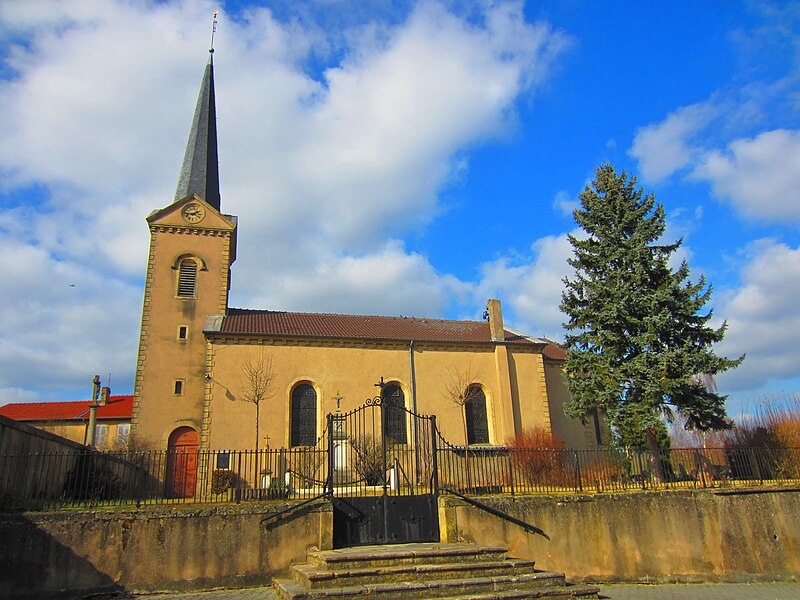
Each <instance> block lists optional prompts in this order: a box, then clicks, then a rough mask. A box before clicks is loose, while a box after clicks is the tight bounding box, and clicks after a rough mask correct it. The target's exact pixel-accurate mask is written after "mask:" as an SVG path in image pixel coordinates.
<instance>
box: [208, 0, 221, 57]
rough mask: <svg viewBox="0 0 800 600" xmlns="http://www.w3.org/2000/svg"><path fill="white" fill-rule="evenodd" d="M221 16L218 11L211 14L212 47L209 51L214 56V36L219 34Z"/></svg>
mask: <svg viewBox="0 0 800 600" xmlns="http://www.w3.org/2000/svg"><path fill="white" fill-rule="evenodd" d="M218 14H219V11H218V10H215V11H214V12H212V13H211V47H210V48H209V49H208V51H209V52H210V53H211V54H214V34H215V33H216V32H217V15H218Z"/></svg>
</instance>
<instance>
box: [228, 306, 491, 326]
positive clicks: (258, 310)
mask: <svg viewBox="0 0 800 600" xmlns="http://www.w3.org/2000/svg"><path fill="white" fill-rule="evenodd" d="M234 311H235V312H238V313H249V314H258V313H262V314H267V313H270V314H287V315H306V316H312V315H314V316H321V317H361V318H365V319H407V320H413V321H442V322H445V323H478V324H481V323H485V321H478V320H472V319H443V318H441V317H416V316H412V315H409V316H405V315H354V314H350V313H326V312H304V311H297V310H272V309H268V308H264V309H261V308H228V315H230V314H231V312H234ZM226 316H227V315H226Z"/></svg>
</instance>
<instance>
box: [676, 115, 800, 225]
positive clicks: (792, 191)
mask: <svg viewBox="0 0 800 600" xmlns="http://www.w3.org/2000/svg"><path fill="white" fill-rule="evenodd" d="M692 176H693V177H694V178H696V179H700V180H705V181H708V182H709V183H710V184H711V188H712V190H713V192H714V194H715V195H716V196H718V197H719V198H721V199H723V200H727V201H730V202H731V203H732V204H733V205H734V207H735V208H736V209H737V210H739V211H740V212H741V213H742V214H743V215H744V216H746V217H754V218H758V219H764V220H773V221H783V220H792V221H798V220H800V194H798V189H800V131H796V130H795V131H791V130H785V129H777V130H773V131H767V132H764V133H761V134H759V135H757V136H756V137H754V138H749V139H738V140H735V141H733V142H731V143H730V144H729V145H728V148H727V151H726V152H721V151H719V150H712V151H710V152H708V153H706V154H705V155H704V156H703V157H702V159H700V161H699V163H698V164H697V166H696V167H695V169H694V171H693V173H692Z"/></svg>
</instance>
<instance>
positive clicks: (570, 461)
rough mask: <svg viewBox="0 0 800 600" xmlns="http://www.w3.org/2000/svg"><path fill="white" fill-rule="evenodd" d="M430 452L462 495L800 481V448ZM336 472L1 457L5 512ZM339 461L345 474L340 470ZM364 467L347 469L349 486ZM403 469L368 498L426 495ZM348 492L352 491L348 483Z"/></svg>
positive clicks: (214, 491)
mask: <svg viewBox="0 0 800 600" xmlns="http://www.w3.org/2000/svg"><path fill="white" fill-rule="evenodd" d="M412 450H413V449H412ZM337 451H338V449H335V450H334V452H337ZM425 453H426V456H427V455H428V454H430V455H431V456H430V460H428V461H427V462H426V464H429V465H430V467H431V468H432V469H435V470H436V475H437V477H438V486H440V487H446V488H449V489H452V490H456V491H458V492H460V493H462V494H466V495H485V494H532V493H533V494H564V493H596V492H612V491H625V490H636V489H645V490H657V489H673V488H718V487H728V486H759V485H764V484H798V483H800V448H789V449H761V448H746V449H725V448H688V449H672V450H668V451H664V452H662V453H661V454H660V455H659V456H658V457H653V456H651V455H650V454H649V453H647V452H646V451H635V450H624V449H616V448H598V449H588V450H574V449H540V448H505V447H494V446H485V447H476V446H471V447H469V448H468V449H467V448H464V447H463V446H461V447H459V446H450V445H442V446H439V447H438V448H436V449H435V451H434V450H433V449H432V448H431V447H427V448H426V449H425ZM395 454H396V455H397V456H405V455H403V454H398V453H395ZM408 455H409V456H411V454H408ZM359 456H360V455H356V454H354V457H355V458H353V459H352V460H360V459H359V458H358V457H359ZM365 456H366V457H367V458H364V459H363V460H365V461H366V460H369V456H370V455H369V454H368V453H367V454H365ZM392 456H394V455H392ZM330 462H331V461H329V460H328V449H327V448H325V447H322V446H319V447H302V448H292V449H278V450H260V451H238V450H237V451H226V450H213V451H200V452H197V451H195V452H166V451H144V452H117V453H115V452H95V451H90V450H86V451H83V452H41V453H34V454H7V455H0V509H4V510H17V509H36V508H56V507H69V506H102V505H126V504H130V505H137V506H140V505H144V504H167V503H186V502H193V503H220V502H221V503H227V502H242V501H253V500H285V499H292V500H302V499H306V498H313V497H315V496H318V495H320V494H321V493H323V492H324V491H325V490H326V485H327V483H328V482H329V481H330V482H332V483H333V485H334V486H336V485H339V484H340V483H338V478H337V476H336V475H337V474H336V473H334V477H332V478H331V479H330V480H329V478H328V468H329V463H330ZM332 462H333V463H334V469H336V468H338V467H337V466H336V465H337V461H336V460H334V461H332ZM370 464H371V463H370ZM365 466H367V465H366V463H365V465H361V467H365ZM358 467H359V465H356V464H352V465H349V468H350V470H351V471H352V473H351V476H352V474H353V473H358V472H359V468H358ZM361 470H365V469H361ZM381 470H382V469H381ZM405 471H406V468H405V467H404V464H403V461H401V460H399V459H396V460H392V461H389V462H388V463H387V472H386V473H377V474H375V473H373V474H372V479H374V481H373V480H370V481H369V482H368V484H367V483H365V485H364V486H362V488H363V492H364V493H365V494H366V493H374V494H377V493H383V490H384V489H387V488H388V490H389V493H399V494H402V493H404V490H403V488H404V486H413V485H419V482H415V481H413V478H409V477H404V476H403V475H404V473H405ZM365 472H366V471H365ZM431 477H432V474H431ZM365 482H366V479H365ZM348 485H352V482H350V481H349V480H348ZM362 488H359V489H362Z"/></svg>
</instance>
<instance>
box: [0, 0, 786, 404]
mask: <svg viewBox="0 0 800 600" xmlns="http://www.w3.org/2000/svg"><path fill="white" fill-rule="evenodd" d="M214 9H220V11H221V12H220V16H219V25H218V30H217V37H216V53H215V59H214V60H215V68H216V71H215V74H216V85H217V104H218V128H219V144H220V170H221V175H220V178H221V188H222V207H223V210H224V211H225V212H228V213H230V214H236V215H238V216H239V219H240V221H239V222H240V234H239V250H238V259H237V262H236V263H235V265H234V267H233V281H232V290H231V305H232V306H241V307H251V308H270V309H280V310H299V311H319V312H346V313H369V314H389V315H401V314H402V315H420V316H423V315H425V316H440V317H447V318H470V319H479V318H480V316H481V313H482V311H483V307H484V305H485V302H486V299H487V298H489V297H498V298H500V299H501V300H502V301H503V307H504V312H505V316H506V322H507V324H508V325H510V326H512V327H514V328H516V329H518V330H520V331H523V332H524V333H527V334H530V335H538V336H548V337H550V338H552V339H556V340H561V339H562V338H563V331H562V329H561V322H562V321H563V316H562V315H561V314H560V313H559V310H558V304H559V301H560V294H561V287H562V284H561V278H562V277H564V276H565V275H568V274H569V268H568V266H567V265H566V258H567V257H568V256H569V251H570V248H569V245H568V243H567V241H566V236H567V234H568V233H570V232H573V231H574V228H575V225H574V221H573V220H572V217H571V210H572V209H573V208H574V207H575V206H576V201H577V196H578V194H579V193H580V191H581V190H582V189H583V188H584V186H585V185H586V184H587V182H589V181H590V180H591V178H592V175H593V172H594V169H595V168H596V167H597V166H598V165H599V164H601V163H603V162H606V161H609V162H611V163H613V164H614V166H615V167H616V168H617V169H618V170H623V169H624V170H627V171H628V172H629V173H631V174H635V175H637V176H638V177H639V182H640V184H641V185H642V186H643V187H644V188H645V189H646V190H647V191H651V192H653V193H655V194H656V197H657V198H658V200H659V201H660V202H662V203H663V204H664V205H665V207H666V209H667V216H668V229H667V234H666V235H667V237H668V238H670V239H677V238H679V237H683V238H684V245H683V247H682V248H681V251H680V256H679V257H678V258H686V259H687V260H688V261H689V263H690V265H691V267H692V268H693V272H694V276H695V277H696V276H698V275H699V274H700V273H704V274H706V276H707V277H708V279H709V280H710V281H711V282H712V283H713V286H714V295H713V299H712V303H713V307H714V309H715V317H716V318H717V319H718V322H721V321H722V320H723V319H726V320H727V321H728V323H729V333H728V336H727V337H726V339H725V341H724V342H723V343H721V344H720V345H719V346H718V350H719V352H720V353H723V354H726V355H728V356H738V355H739V354H741V353H745V352H746V353H747V359H746V361H745V363H744V364H743V365H742V366H741V367H739V368H738V369H736V370H735V371H732V372H730V373H728V374H725V375H723V376H721V377H720V378H719V382H718V383H719V386H720V390H721V391H722V392H723V393H728V394H731V401H730V412H731V413H733V414H739V413H740V412H742V411H743V410H750V409H752V407H753V406H754V405H755V404H757V403H758V401H759V400H761V399H763V398H769V397H773V396H775V395H779V396H782V395H784V394H794V393H797V392H798V390H800V372H799V371H800V369H799V368H798V365H800V349H799V348H798V345H797V344H796V341H795V340H796V337H797V335H798V334H800V304H798V302H797V300H796V298H797V296H798V294H800V235H798V223H800V193H799V192H798V189H800V62H799V59H800V46H799V45H798V44H799V42H798V40H800V3H797V2H736V1H713V0H710V1H707V2H703V3H675V2H636V3H588V2H586V3H584V2H577V1H569V0H565V1H558V2H556V1H553V2H533V1H530V2H525V3H522V2H466V1H458V2H420V3H404V2H403V3H401V2H388V1H386V2H380V1H378V2H371V3H363V2H348V1H344V0H341V1H339V0H324V1H323V0H320V1H318V2H274V3H269V2H262V3H248V2H222V3H212V2H205V1H200V0H186V1H183V2H145V1H136V0H129V1H126V2H122V1H119V2H117V1H113V0H108V1H105V2H93V1H88V0H74V1H63V2H50V1H45V0H42V1H34V2H29V1H21V0H20V1H15V0H11V1H6V2H4V3H2V4H0V44H1V46H0V60H1V61H2V63H0V110H2V113H3V114H4V119H3V121H2V122H1V123H0V139H2V140H3V141H2V143H0V173H1V174H2V180H1V181H2V183H0V272H2V274H3V276H2V278H0V279H1V280H0V286H1V287H0V291H1V292H2V295H3V297H4V298H5V300H6V304H5V307H4V310H3V311H2V313H0V404H2V403H6V402H18V401H37V400H57V399H71V398H81V397H85V396H86V395H87V390H88V389H90V387H89V386H90V382H91V378H92V376H93V375H94V373H99V374H101V377H102V378H103V380H104V384H105V383H107V382H108V379H109V376H110V383H111V386H112V389H113V392H114V393H130V392H131V391H132V388H133V373H134V367H135V356H136V348H137V344H138V326H139V319H140V316H141V298H142V286H143V275H144V269H145V263H146V256H147V247H148V246H147V245H148V232H147V227H146V224H145V217H146V216H147V215H148V214H149V213H150V212H151V211H152V210H154V209H156V208H161V207H164V206H166V205H168V204H170V203H171V201H172V199H173V195H174V189H175V185H176V182H177V175H178V170H179V168H180V163H181V159H182V154H183V148H184V145H185V142H186V136H187V133H188V127H189V124H190V120H191V116H192V111H193V108H194V102H195V99H196V94H197V90H198V87H199V83H200V77H201V75H202V70H203V67H204V63H205V61H206V58H207V54H206V50H207V46H208V43H209V37H210V21H211V12H212V10H214Z"/></svg>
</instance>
